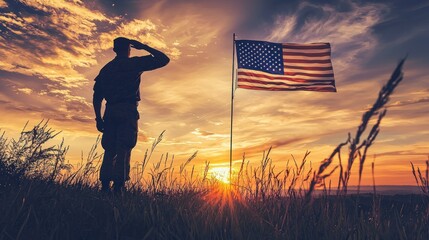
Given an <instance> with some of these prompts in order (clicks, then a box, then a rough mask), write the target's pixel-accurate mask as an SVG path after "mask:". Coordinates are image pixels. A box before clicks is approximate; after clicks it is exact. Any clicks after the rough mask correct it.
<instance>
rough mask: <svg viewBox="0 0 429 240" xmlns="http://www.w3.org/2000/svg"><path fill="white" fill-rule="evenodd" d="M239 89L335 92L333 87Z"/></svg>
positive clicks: (245, 86)
mask: <svg viewBox="0 0 429 240" xmlns="http://www.w3.org/2000/svg"><path fill="white" fill-rule="evenodd" d="M238 87H239V88H245V89H251V90H266V91H316V92H336V91H337V90H336V89H335V88H334V87H293V88H291V87H288V88H284V87H270V86H248V85H240V84H239V85H238Z"/></svg>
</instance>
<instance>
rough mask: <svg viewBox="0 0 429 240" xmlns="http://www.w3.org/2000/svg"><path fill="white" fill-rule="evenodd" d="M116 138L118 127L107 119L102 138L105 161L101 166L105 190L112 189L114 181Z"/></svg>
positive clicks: (102, 182)
mask: <svg viewBox="0 0 429 240" xmlns="http://www.w3.org/2000/svg"><path fill="white" fill-rule="evenodd" d="M115 139H116V127H115V125H114V124H113V122H112V121H110V120H109V119H106V121H105V124H104V132H103V137H102V138H101V145H102V147H103V148H104V156H103V162H102V164H101V168H100V181H101V184H102V190H103V191H108V190H109V189H110V181H113V177H114V164H115V158H116V146H115V142H116V141H115Z"/></svg>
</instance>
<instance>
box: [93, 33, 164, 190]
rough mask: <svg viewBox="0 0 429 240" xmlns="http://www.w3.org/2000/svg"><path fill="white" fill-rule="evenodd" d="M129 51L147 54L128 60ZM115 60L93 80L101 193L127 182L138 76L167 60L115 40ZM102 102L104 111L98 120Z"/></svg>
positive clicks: (137, 44) (133, 43)
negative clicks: (100, 154) (99, 136)
mask: <svg viewBox="0 0 429 240" xmlns="http://www.w3.org/2000/svg"><path fill="white" fill-rule="evenodd" d="M131 48H134V49H138V50H145V51H147V52H148V53H150V55H147V56H142V57H131V58H130V52H131ZM113 51H114V52H115V53H116V57H115V58H114V59H113V60H112V61H110V62H109V63H107V64H106V65H105V66H104V67H103V68H102V69H101V70H100V73H99V74H98V76H97V77H96V78H95V84H94V96H93V105H94V111H95V116H96V118H95V120H96V123H97V124H96V126H97V130H98V131H100V132H102V133H103V137H102V139H101V145H102V146H103V148H104V157H103V163H102V165H101V168H100V181H101V184H102V187H101V189H102V191H103V192H110V183H111V181H113V190H114V191H115V192H122V191H123V189H124V186H125V182H126V181H127V180H129V179H130V178H129V172H130V157H131V150H132V149H133V148H134V147H135V145H136V143H137V134H138V124H137V122H138V119H139V118H140V117H139V112H138V110H137V106H138V102H139V101H140V75H141V74H142V73H143V72H144V71H150V70H154V69H157V68H161V67H163V66H165V65H167V64H168V63H169V61H170V59H169V58H168V57H167V56H166V55H165V54H164V53H162V52H160V51H158V50H156V49H154V48H151V47H149V46H148V45H145V44H143V43H141V42H139V41H136V40H130V39H127V38H124V37H118V38H116V39H115V40H114V41H113ZM103 99H105V100H106V108H105V111H104V115H103V117H101V106H102V102H103Z"/></svg>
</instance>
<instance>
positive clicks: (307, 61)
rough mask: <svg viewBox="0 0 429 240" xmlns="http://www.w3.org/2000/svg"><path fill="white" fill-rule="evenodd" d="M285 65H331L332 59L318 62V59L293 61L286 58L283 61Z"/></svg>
mask: <svg viewBox="0 0 429 240" xmlns="http://www.w3.org/2000/svg"><path fill="white" fill-rule="evenodd" d="M283 63H305V64H312V63H329V64H331V60H330V59H323V60H317V59H310V60H309V59H291V58H285V59H283Z"/></svg>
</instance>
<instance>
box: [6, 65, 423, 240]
mask: <svg viewBox="0 0 429 240" xmlns="http://www.w3.org/2000/svg"><path fill="white" fill-rule="evenodd" d="M402 63H403V61H402V62H401V63H400V64H399V65H398V67H397V68H396V69H395V71H394V73H393V74H392V77H391V79H390V80H389V81H388V82H387V83H386V85H385V86H384V87H383V88H382V89H381V91H380V94H379V96H378V98H377V100H376V101H375V103H374V105H373V107H372V108H370V109H368V110H367V111H366V112H365V113H364V115H363V116H362V122H361V124H360V125H359V126H358V128H357V131H356V133H355V134H354V135H353V136H352V135H351V134H349V136H348V138H347V140H346V141H345V142H343V143H340V144H339V145H338V146H337V147H336V148H335V149H334V150H333V152H332V154H331V155H330V156H329V157H328V158H326V159H325V160H324V161H322V163H321V164H320V166H319V167H318V168H317V169H311V168H310V169H308V166H307V165H308V162H307V156H308V154H309V153H306V154H305V155H304V157H303V159H302V160H300V161H297V160H295V159H293V161H291V162H290V164H289V163H288V164H287V165H286V167H285V168H284V169H276V168H275V166H274V164H273V161H272V159H271V158H270V157H269V154H270V151H271V149H269V150H267V151H266V152H264V153H263V158H262V159H261V161H260V163H259V165H249V163H248V161H246V159H245V156H243V161H242V164H241V167H240V169H239V171H238V172H236V173H234V174H233V178H232V179H227V181H225V182H231V184H227V183H224V182H223V181H222V180H221V178H217V179H213V178H210V176H209V174H208V173H209V172H210V170H211V169H212V168H211V166H210V163H209V162H207V163H206V167H205V170H204V171H202V172H198V171H196V170H195V167H194V165H192V160H193V159H194V158H195V156H196V154H197V153H195V154H194V155H192V156H190V157H189V159H188V160H187V161H185V162H184V163H182V164H181V165H180V166H179V167H176V168H175V167H174V166H177V164H175V163H174V159H173V157H171V156H169V155H164V156H162V157H161V158H160V159H159V160H158V161H153V160H151V156H152V153H153V151H154V149H155V148H156V146H157V145H158V144H159V143H160V142H161V141H162V134H161V135H160V136H159V137H158V138H157V139H156V140H155V141H154V143H153V146H152V148H151V149H148V151H147V152H146V155H145V158H144V159H143V160H142V161H141V163H140V164H139V165H138V166H136V168H135V169H133V176H132V181H130V182H128V183H127V189H128V190H127V191H126V192H124V193H122V194H114V193H104V194H103V193H101V192H100V191H99V187H100V186H99V183H98V182H97V181H94V179H97V175H98V168H99V166H98V164H99V161H100V159H101V155H99V154H98V153H97V150H98V149H97V147H98V140H97V142H96V143H95V145H94V146H93V147H92V149H91V151H90V153H89V154H88V156H87V158H86V159H82V164H81V166H80V167H79V168H78V169H76V168H74V169H73V168H71V166H70V165H68V164H67V161H66V153H67V150H68V147H66V146H65V145H64V144H60V145H58V146H52V147H47V146H46V145H47V144H48V141H49V140H50V139H52V138H54V137H55V136H57V134H58V132H56V131H55V130H52V129H50V128H49V127H48V124H47V122H44V121H42V122H41V123H40V124H38V125H36V126H35V127H34V128H32V129H31V130H25V128H24V130H23V131H22V133H21V136H20V138H19V139H16V140H15V139H11V140H8V139H7V138H6V137H5V135H4V134H3V135H1V137H0V160H1V161H0V213H1V214H0V240H3V239H429V194H428V191H429V183H428V173H429V170H428V167H429V163H427V166H426V171H425V172H424V171H421V170H420V169H419V168H415V167H414V166H411V168H410V174H414V177H415V179H416V182H417V185H418V187H419V188H420V189H421V194H408V195H380V194H378V193H377V191H376V189H375V188H374V191H373V192H372V193H371V194H369V193H365V194H364V193H360V186H358V188H357V190H356V191H353V192H354V193H353V194H351V191H350V190H351V189H349V184H348V181H349V178H350V174H351V170H352V167H353V165H356V166H355V167H358V168H359V176H358V177H359V179H360V178H361V176H362V169H363V165H364V164H365V159H366V152H367V150H368V149H369V148H370V147H371V145H372V144H373V142H374V141H375V139H376V137H377V135H378V133H379V131H380V128H379V127H380V124H381V121H382V119H383V117H384V116H385V114H386V108H385V105H386V103H387V102H388V100H389V96H390V94H391V93H392V92H393V90H394V89H395V88H396V86H397V85H398V84H399V82H400V81H401V80H402V71H401V67H402ZM371 120H373V121H371ZM370 122H371V123H373V125H372V126H371V125H370ZM344 149H347V151H346V153H345V154H344V153H343V154H341V152H342V151H344ZM341 156H343V159H342V158H341ZM148 163H150V164H148ZM354 163H356V164H354ZM372 169H373V170H374V165H373V168H372ZM334 174H335V175H338V181H336V183H335V184H334V185H335V186H331V181H329V184H327V183H326V180H327V179H328V178H330V179H332V178H333V176H334Z"/></svg>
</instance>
